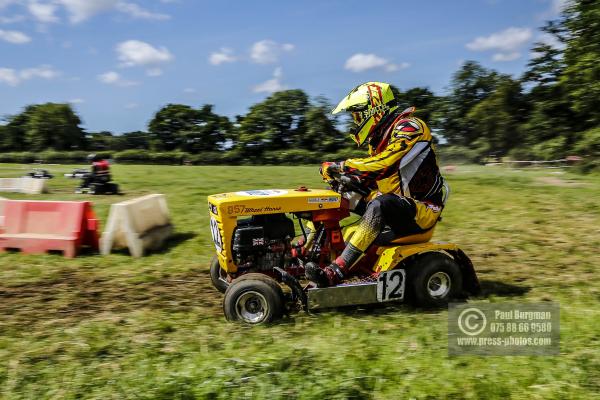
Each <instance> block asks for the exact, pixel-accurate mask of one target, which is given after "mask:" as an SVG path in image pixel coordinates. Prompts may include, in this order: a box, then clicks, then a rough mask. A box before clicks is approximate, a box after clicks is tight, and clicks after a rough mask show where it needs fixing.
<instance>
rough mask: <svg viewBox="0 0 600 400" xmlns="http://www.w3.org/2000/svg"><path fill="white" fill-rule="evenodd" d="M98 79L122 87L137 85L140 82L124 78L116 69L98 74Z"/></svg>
mask: <svg viewBox="0 0 600 400" xmlns="http://www.w3.org/2000/svg"><path fill="white" fill-rule="evenodd" d="M98 80H99V81H100V82H102V83H106V84H107V85H115V86H121V87H128V86H135V85H138V84H139V83H138V82H134V81H129V80H127V79H123V77H122V76H121V75H119V73H118V72H115V71H108V72H105V73H104V74H101V75H98Z"/></svg>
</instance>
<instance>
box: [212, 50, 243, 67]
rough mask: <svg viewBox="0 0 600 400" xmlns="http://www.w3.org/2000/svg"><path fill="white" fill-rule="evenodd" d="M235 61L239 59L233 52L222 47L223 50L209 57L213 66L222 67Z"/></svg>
mask: <svg viewBox="0 0 600 400" xmlns="http://www.w3.org/2000/svg"><path fill="white" fill-rule="evenodd" d="M234 61H237V58H236V57H235V56H234V55H233V50H231V49H229V48H227V47H221V50H219V51H216V52H214V53H211V55H210V56H209V57H208V62H210V63H211V64H212V65H221V64H224V63H231V62H234Z"/></svg>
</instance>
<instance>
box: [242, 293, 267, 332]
mask: <svg viewBox="0 0 600 400" xmlns="http://www.w3.org/2000/svg"><path fill="white" fill-rule="evenodd" d="M235 309H236V312H237V314H238V317H239V318H240V319H242V320H244V321H246V322H249V323H251V324H256V323H259V322H261V321H262V320H263V319H265V317H266V316H267V312H268V304H267V299H265V297H264V296H263V295H262V294H261V293H258V292H255V291H248V292H246V293H244V294H242V295H241V296H240V297H239V298H238V299H237V301H236V302H235Z"/></svg>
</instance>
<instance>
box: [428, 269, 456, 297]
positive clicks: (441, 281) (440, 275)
mask: <svg viewBox="0 0 600 400" xmlns="http://www.w3.org/2000/svg"><path fill="white" fill-rule="evenodd" d="M451 286H452V282H451V280H450V276H449V275H448V274H447V273H445V272H443V271H439V272H436V273H435V274H433V275H431V276H430V277H429V280H428V281H427V292H428V293H429V295H430V296H431V297H433V298H434V299H440V298H444V297H446V296H447V295H448V293H449V292H450V288H451Z"/></svg>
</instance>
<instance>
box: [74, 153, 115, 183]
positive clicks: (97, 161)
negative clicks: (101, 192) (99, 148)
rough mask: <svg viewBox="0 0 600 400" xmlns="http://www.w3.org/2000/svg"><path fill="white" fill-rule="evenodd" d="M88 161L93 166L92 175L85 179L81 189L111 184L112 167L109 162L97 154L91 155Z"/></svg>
mask: <svg viewBox="0 0 600 400" xmlns="http://www.w3.org/2000/svg"><path fill="white" fill-rule="evenodd" d="M87 160H88V162H89V163H91V164H92V170H91V173H90V174H89V175H88V176H86V177H85V178H84V179H83V182H82V183H81V187H82V188H85V187H89V186H90V184H91V183H94V182H98V183H107V182H110V179H111V178H110V165H109V163H108V161H106V160H104V159H103V158H102V157H100V156H98V155H96V154H89V155H88V156H87Z"/></svg>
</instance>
